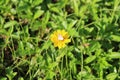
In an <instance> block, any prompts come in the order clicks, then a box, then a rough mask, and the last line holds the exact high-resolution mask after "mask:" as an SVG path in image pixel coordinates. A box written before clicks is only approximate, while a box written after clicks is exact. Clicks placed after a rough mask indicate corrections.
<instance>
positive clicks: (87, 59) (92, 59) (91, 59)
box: [85, 56, 96, 64]
mask: <svg viewBox="0 0 120 80" xmlns="http://www.w3.org/2000/svg"><path fill="white" fill-rule="evenodd" d="M95 59H96V56H90V57H88V58H86V59H85V63H86V64H88V63H90V62H92V61H94V60H95Z"/></svg>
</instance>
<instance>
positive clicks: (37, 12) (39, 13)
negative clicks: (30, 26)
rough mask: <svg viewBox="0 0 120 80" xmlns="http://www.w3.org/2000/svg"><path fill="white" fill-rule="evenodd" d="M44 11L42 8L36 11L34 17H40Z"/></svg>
mask: <svg viewBox="0 0 120 80" xmlns="http://www.w3.org/2000/svg"><path fill="white" fill-rule="evenodd" d="M43 13H44V11H42V10H38V11H36V12H35V15H34V19H37V18H39V17H40V16H41V15H42V14H43Z"/></svg>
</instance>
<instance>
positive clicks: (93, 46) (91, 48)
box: [89, 41, 100, 52]
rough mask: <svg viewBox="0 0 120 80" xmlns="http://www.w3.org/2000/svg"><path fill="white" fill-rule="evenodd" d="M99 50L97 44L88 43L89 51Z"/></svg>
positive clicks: (94, 42)
mask: <svg viewBox="0 0 120 80" xmlns="http://www.w3.org/2000/svg"><path fill="white" fill-rule="evenodd" d="M99 48H100V44H99V42H96V41H93V42H91V43H90V46H89V51H90V52H94V51H95V50H97V49H99Z"/></svg>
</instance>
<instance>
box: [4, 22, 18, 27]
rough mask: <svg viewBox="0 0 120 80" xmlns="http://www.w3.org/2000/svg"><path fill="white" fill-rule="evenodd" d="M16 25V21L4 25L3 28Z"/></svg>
mask: <svg viewBox="0 0 120 80" xmlns="http://www.w3.org/2000/svg"><path fill="white" fill-rule="evenodd" d="M16 24H17V21H10V22H7V23H6V24H5V25H4V28H8V27H11V26H14V25H16Z"/></svg>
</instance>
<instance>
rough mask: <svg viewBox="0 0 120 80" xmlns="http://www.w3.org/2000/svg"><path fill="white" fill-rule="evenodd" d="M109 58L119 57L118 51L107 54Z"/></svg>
mask: <svg viewBox="0 0 120 80" xmlns="http://www.w3.org/2000/svg"><path fill="white" fill-rule="evenodd" d="M108 57H110V58H120V52H111V54H109V55H108Z"/></svg>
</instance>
